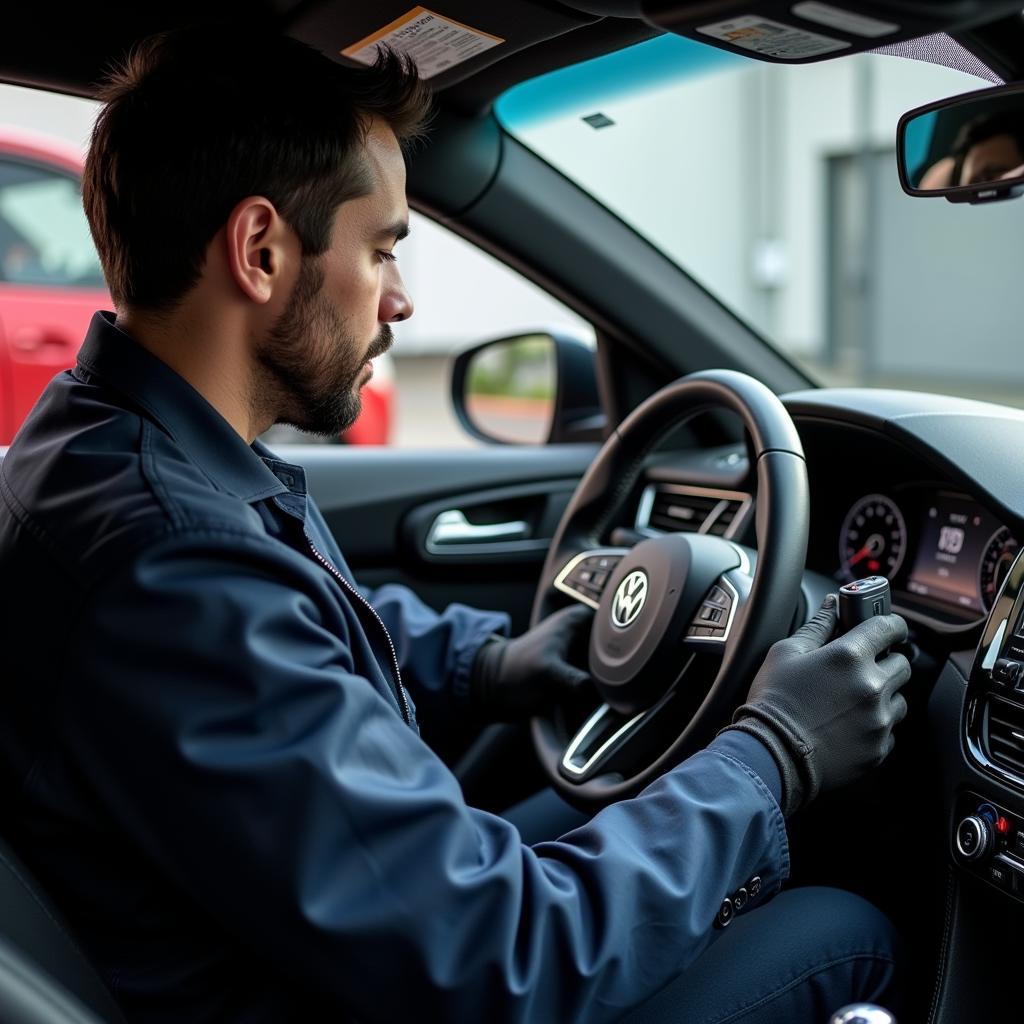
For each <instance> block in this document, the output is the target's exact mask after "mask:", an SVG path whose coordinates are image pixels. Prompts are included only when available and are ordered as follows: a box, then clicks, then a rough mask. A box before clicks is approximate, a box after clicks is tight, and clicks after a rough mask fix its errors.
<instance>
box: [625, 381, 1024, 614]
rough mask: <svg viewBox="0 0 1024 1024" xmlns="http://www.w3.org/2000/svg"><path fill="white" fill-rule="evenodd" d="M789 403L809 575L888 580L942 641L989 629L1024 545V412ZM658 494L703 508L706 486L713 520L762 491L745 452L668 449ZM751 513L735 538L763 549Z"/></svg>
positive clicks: (896, 402)
mask: <svg viewBox="0 0 1024 1024" xmlns="http://www.w3.org/2000/svg"><path fill="white" fill-rule="evenodd" d="M784 401H785V404H786V405H787V408H788V409H789V411H790V413H791V415H792V416H793V420H794V423H795V424H796V426H797V429H798V431H799V433H800V439H801V442H802V444H803V446H804V452H805V456H806V459H807V469H808V482H809V488H810V503H811V520H810V534H809V538H808V553H807V569H808V570H810V571H812V572H814V573H816V574H818V576H819V577H825V578H827V580H826V581H824V582H827V581H831V582H832V583H834V584H835V585H837V586H838V585H839V584H842V583H846V582H849V581H850V580H853V579H857V578H860V577H865V576H871V575H875V574H881V575H884V576H886V577H888V578H889V580H890V583H891V586H892V590H893V604H894V606H895V609H896V610H897V611H899V612H900V613H901V614H903V615H904V616H905V617H906V618H908V619H910V620H912V621H914V622H916V623H918V624H919V625H921V626H925V627H927V628H928V629H930V630H932V631H934V632H936V633H945V634H958V633H966V632H969V631H974V630H976V629H977V628H979V627H980V624H981V623H982V622H983V621H984V619H985V618H986V616H987V615H988V613H989V611H990V610H991V608H992V607H993V603H994V601H995V599H996V596H997V594H998V592H999V588H1000V587H1001V585H1002V583H1003V581H1004V579H1005V578H1006V576H1007V573H1008V571H1009V569H1010V566H1011V565H1012V564H1013V562H1014V560H1015V559H1016V557H1017V554H1018V552H1019V551H1020V545H1021V543H1022V542H1024V472H1021V473H1013V472H1009V471H1008V467H1007V458H1006V452H1008V451H1014V450H1016V448H1015V445H1016V444H1017V443H1018V442H1019V444H1021V445H1024V414H1022V413H1019V412H1017V411H1015V410H1011V409H1004V408H1003V407H999V406H991V405H986V404H985V403H979V402H971V401H967V400H962V399H955V398H950V397H947V396H935V395H925V394H919V393H914V392H895V391H883V390H874V389H872V390H868V389H823V390H818V391H810V392H801V393H798V394H795V395H789V396H786V397H785V399H784ZM645 482H646V486H647V488H648V490H647V491H645V494H647V497H648V503H649V499H650V491H649V489H650V488H651V487H653V486H658V487H662V488H667V489H668V490H669V491H675V492H680V494H679V495H677V497H680V498H685V502H684V504H689V505H692V504H693V503H694V502H695V501H699V500H700V495H699V494H693V493H691V494H689V495H688V496H687V495H686V494H685V493H683V492H687V491H691V492H692V491H694V490H696V491H698V492H699V491H700V489H701V487H704V488H705V490H706V495H705V500H706V502H707V504H708V507H709V508H711V507H712V506H714V505H715V503H716V502H718V501H719V500H720V499H724V500H728V499H730V498H732V499H743V498H745V497H747V496H750V492H751V491H753V490H754V487H753V486H752V485H753V480H752V478H751V474H750V466H749V464H748V462H747V459H746V457H745V455H744V449H743V447H742V446H733V447H732V448H731V449H730V448H724V447H723V448H719V449H716V450H714V451H707V450H706V451H705V452H703V453H696V452H692V451H691V452H690V453H686V452H682V451H678V450H677V451H675V452H671V453H670V452H668V451H665V450H664V449H663V450H662V451H661V452H660V453H659V454H658V456H656V457H655V459H654V460H653V461H652V462H650V463H649V464H648V470H647V474H646V478H645ZM744 507H745V506H743V505H742V504H739V505H738V507H737V508H736V511H735V516H736V523H737V524H739V523H740V521H741V520H744V521H743V523H742V528H741V529H735V528H734V527H730V528H729V529H728V532H727V533H726V534H725V535H726V536H734V537H735V539H736V540H738V541H741V542H743V543H745V544H747V545H750V546H753V545H754V544H755V543H756V541H755V539H754V536H753V525H754V515H753V510H752V509H751V510H750V514H748V515H746V516H745V517H744V516H743V512H744ZM684 510H685V509H684ZM698 511H699V512H700V514H701V515H704V514H706V513H705V512H703V511H701V510H700V509H699V508H698ZM644 513H645V509H644V503H643V501H641V506H640V512H639V514H638V516H637V526H638V527H643V526H646V525H647V518H645V515H644ZM717 523H718V520H715V522H714V524H713V525H712V526H711V532H719V531H718V530H717V529H716V525H717ZM650 525H657V524H656V523H651V524H650ZM641 532H642V531H641Z"/></svg>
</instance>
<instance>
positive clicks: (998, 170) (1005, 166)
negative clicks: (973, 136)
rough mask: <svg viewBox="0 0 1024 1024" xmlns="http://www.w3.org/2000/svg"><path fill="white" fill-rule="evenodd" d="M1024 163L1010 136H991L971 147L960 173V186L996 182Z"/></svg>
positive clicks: (1022, 155) (1022, 154) (1014, 141)
mask: <svg viewBox="0 0 1024 1024" xmlns="http://www.w3.org/2000/svg"><path fill="white" fill-rule="evenodd" d="M1022 163H1024V153H1021V151H1020V150H1019V149H1018V148H1017V143H1016V140H1014V138H1013V137H1012V136H1010V135H993V136H992V137H991V138H988V139H984V140H983V141H981V142H978V143H976V144H975V145H973V146H971V148H970V149H969V150H968V151H967V156H966V158H965V159H964V167H963V170H962V171H961V172H960V184H961V185H977V184H979V183H981V182H984V181H998V180H999V179H1000V178H1002V177H1004V176H1006V173H1007V172H1008V171H1012V170H1014V169H1015V168H1017V167H1019V166H1020V165H1021V164H1022Z"/></svg>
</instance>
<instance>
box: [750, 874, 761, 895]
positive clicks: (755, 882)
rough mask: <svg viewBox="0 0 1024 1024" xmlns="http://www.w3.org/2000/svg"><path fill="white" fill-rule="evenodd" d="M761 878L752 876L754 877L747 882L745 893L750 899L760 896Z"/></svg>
mask: <svg viewBox="0 0 1024 1024" xmlns="http://www.w3.org/2000/svg"><path fill="white" fill-rule="evenodd" d="M761 884H762V883H761V876H760V875H754V877H753V878H752V879H751V880H750V881H749V882H747V892H749V893H750V896H751V898H752V899H756V898H757V897H758V896H760V895H761Z"/></svg>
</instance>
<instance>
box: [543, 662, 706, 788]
mask: <svg viewBox="0 0 1024 1024" xmlns="http://www.w3.org/2000/svg"><path fill="white" fill-rule="evenodd" d="M693 660H694V655H693V654H691V655H690V656H689V658H687V659H686V660H685V662H684V665H683V669H682V671H681V672H680V673H679V679H677V680H676V683H675V685H674V686H673V687H672V688H671V689H670V690H669V691H668V692H667V693H666V694H664V696H662V698H661V699H660V700H659V701H658V702H657V703H656V704H654V705H653V706H652V707H649V708H645V709H644V710H643V711H639V712H637V713H636V714H623V713H622V712H620V711H616V710H615V709H614V708H613V707H612V706H611V705H610V704H602V705H601V706H600V707H599V708H598V709H597V710H596V711H595V712H594V713H593V714H592V715H590V716H589V717H588V718H587V720H586V721H585V722H584V723H583V725H581V726H580V728H579V730H578V731H577V733H576V735H575V736H573V738H572V739H571V740H570V741H569V745H568V746H567V747H566V748H565V753H564V754H563V755H562V760H561V762H560V764H559V771H560V772H561V773H562V775H563V776H564V777H565V778H566V779H567V780H569V781H570V782H572V783H573V784H574V785H579V784H580V783H582V782H586V781H587V779H591V778H593V777H594V776H596V775H599V774H600V773H602V772H608V771H611V770H614V767H615V765H614V762H615V758H616V755H617V754H620V753H622V752H623V751H624V750H625V748H626V747H627V745H628V744H629V743H630V741H631V740H633V739H634V738H635V737H636V736H637V735H638V734H639V733H640V732H642V731H643V729H644V727H645V726H647V725H650V724H651V723H652V722H653V720H654V718H655V717H656V716H657V715H658V713H659V712H660V711H662V710H663V709H664V708H665V707H666V705H668V704H669V703H670V702H671V701H672V699H673V697H674V695H675V687H676V686H678V685H680V684H681V683H682V680H683V677H684V676H685V675H686V673H687V671H688V670H689V668H690V665H691V664H692V663H693Z"/></svg>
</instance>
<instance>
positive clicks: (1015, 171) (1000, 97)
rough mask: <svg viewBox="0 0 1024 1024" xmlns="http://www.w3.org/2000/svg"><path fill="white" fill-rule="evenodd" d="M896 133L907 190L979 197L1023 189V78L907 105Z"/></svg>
mask: <svg viewBox="0 0 1024 1024" xmlns="http://www.w3.org/2000/svg"><path fill="white" fill-rule="evenodd" d="M896 136H897V141H896V156H897V160H898V163H899V172H900V184H901V185H902V186H903V191H904V192H906V193H907V194H908V195H912V196H945V198H946V199H947V200H949V202H951V203H985V202H992V201H993V200H996V199H1012V198H1013V197H1015V196H1019V195H1021V194H1022V193H1024V82H1017V83H1014V84H1012V85H999V86H996V87H995V88H994V89H983V90H980V91H978V92H970V93H965V94H963V95H961V96H953V97H951V98H950V99H945V100H940V101H939V102H937V103H929V104H928V105H927V106H924V107H918V108H917V109H915V110H911V111H908V112H907V113H906V114H904V115H903V116H902V117H901V118H900V121H899V127H898V128H897V132H896Z"/></svg>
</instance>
